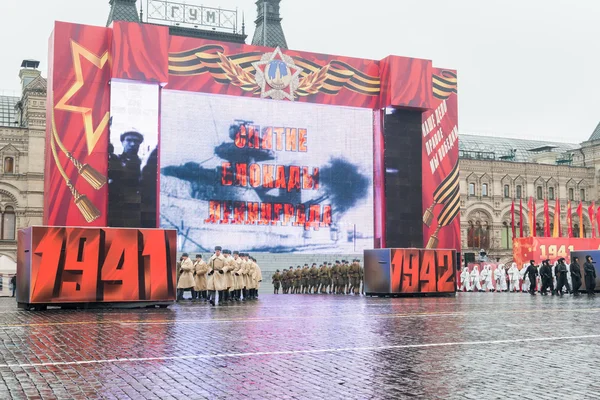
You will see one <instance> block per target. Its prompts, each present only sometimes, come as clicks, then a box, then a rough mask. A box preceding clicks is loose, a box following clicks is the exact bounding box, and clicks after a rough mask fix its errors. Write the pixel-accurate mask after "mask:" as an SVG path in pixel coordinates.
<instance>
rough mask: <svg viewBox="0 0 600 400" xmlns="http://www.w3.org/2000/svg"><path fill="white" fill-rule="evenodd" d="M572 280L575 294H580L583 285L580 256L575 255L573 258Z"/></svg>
mask: <svg viewBox="0 0 600 400" xmlns="http://www.w3.org/2000/svg"><path fill="white" fill-rule="evenodd" d="M570 269H571V281H572V282H573V295H575V296H579V288H580V287H581V267H580V266H579V257H573V259H572V260H571V268H570Z"/></svg>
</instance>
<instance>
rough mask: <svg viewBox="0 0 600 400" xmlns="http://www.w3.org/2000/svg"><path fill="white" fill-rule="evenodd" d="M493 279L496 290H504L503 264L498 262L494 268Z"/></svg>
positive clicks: (504, 272) (504, 275)
mask: <svg viewBox="0 0 600 400" xmlns="http://www.w3.org/2000/svg"><path fill="white" fill-rule="evenodd" d="M494 280H495V281H496V291H497V292H506V290H507V289H506V270H505V269H504V264H498V266H497V267H496V269H495V270H494Z"/></svg>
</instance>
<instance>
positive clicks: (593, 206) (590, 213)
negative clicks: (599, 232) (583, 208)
mask: <svg viewBox="0 0 600 400" xmlns="http://www.w3.org/2000/svg"><path fill="white" fill-rule="evenodd" d="M595 209H596V205H595V204H594V202H593V201H592V204H590V206H589V207H588V215H589V217H590V224H591V225H592V236H591V237H593V238H595V237H596V229H595V228H594V225H595V221H596V220H595V219H594V210H595Z"/></svg>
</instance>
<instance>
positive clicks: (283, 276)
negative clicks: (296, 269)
mask: <svg viewBox="0 0 600 400" xmlns="http://www.w3.org/2000/svg"><path fill="white" fill-rule="evenodd" d="M287 274H288V270H287V269H284V270H283V272H282V273H281V292H282V293H283V294H286V293H287V280H288V276H287Z"/></svg>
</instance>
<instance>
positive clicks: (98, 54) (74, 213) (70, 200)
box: [44, 22, 112, 226]
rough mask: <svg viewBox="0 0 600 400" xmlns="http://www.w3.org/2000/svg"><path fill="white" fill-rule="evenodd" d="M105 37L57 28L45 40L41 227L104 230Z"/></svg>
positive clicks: (103, 32)
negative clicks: (44, 162)
mask: <svg viewBox="0 0 600 400" xmlns="http://www.w3.org/2000/svg"><path fill="white" fill-rule="evenodd" d="M111 37H112V33H111V30H110V29H109V28H101V27H94V26H84V25H77V24H70V23H63V22H56V24H55V27H54V32H53V33H52V35H51V37H50V44H49V49H50V57H49V71H48V94H47V96H48V97H47V99H48V102H47V108H46V121H47V123H46V169H45V176H44V224H46V225H58V226H105V225H106V209H107V185H106V183H107V178H106V176H107V172H108V124H109V92H110V91H109V90H108V89H109V80H110V66H111V60H110V53H111V52H110V48H111Z"/></svg>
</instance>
